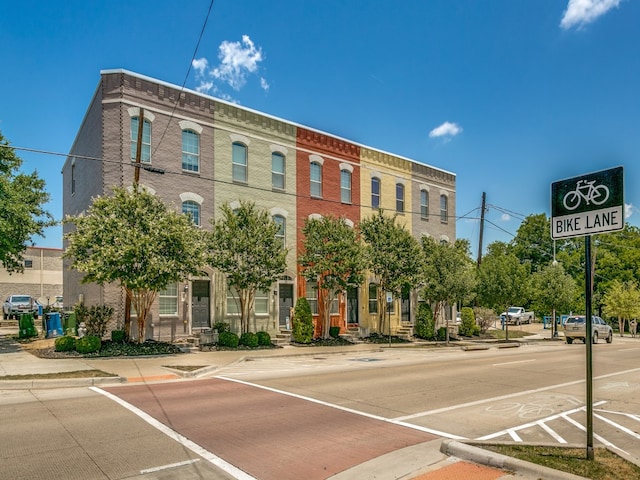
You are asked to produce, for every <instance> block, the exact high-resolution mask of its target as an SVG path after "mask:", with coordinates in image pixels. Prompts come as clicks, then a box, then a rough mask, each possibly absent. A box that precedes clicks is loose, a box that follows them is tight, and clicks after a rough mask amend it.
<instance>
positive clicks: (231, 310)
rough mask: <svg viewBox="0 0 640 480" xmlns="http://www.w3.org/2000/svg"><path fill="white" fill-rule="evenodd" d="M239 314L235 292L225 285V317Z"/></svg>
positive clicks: (238, 300)
mask: <svg viewBox="0 0 640 480" xmlns="http://www.w3.org/2000/svg"><path fill="white" fill-rule="evenodd" d="M239 314H240V299H239V298H238V295H236V290H235V288H233V287H232V286H231V285H230V284H227V315H239Z"/></svg>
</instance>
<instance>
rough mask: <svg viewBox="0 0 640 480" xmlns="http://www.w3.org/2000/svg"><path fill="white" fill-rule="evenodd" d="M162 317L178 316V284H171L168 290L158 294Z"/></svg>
mask: <svg viewBox="0 0 640 480" xmlns="http://www.w3.org/2000/svg"><path fill="white" fill-rule="evenodd" d="M158 298H159V300H160V315H177V314H178V284H177V283H170V284H169V285H167V288H165V289H164V290H160V291H159V292H158Z"/></svg>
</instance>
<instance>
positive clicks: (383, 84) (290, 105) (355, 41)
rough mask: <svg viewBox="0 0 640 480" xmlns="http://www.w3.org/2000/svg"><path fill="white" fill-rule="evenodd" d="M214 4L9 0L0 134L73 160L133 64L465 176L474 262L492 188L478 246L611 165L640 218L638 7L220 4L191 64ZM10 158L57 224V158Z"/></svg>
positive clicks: (462, 0)
mask: <svg viewBox="0 0 640 480" xmlns="http://www.w3.org/2000/svg"><path fill="white" fill-rule="evenodd" d="M209 6H210V0H193V1H191V2H188V3H184V2H175V1H165V0H153V1H151V0H140V1H137V2H125V1H120V0H112V1H109V2H98V1H89V2H87V1H86V0H83V1H77V0H65V1H29V0H23V1H21V2H8V1H5V2H3V5H2V15H1V16H0V50H1V52H2V75H0V91H1V95H0V131H2V134H3V135H4V136H5V137H6V138H7V139H8V140H9V141H10V142H11V143H12V144H13V145H14V146H17V147H22V148H28V149H35V150H43V151H48V152H58V153H62V154H64V153H66V152H68V151H69V149H70V147H71V145H72V143H73V140H74V138H75V135H76V133H77V131H78V128H79V126H80V124H81V122H82V118H83V116H84V114H85V111H86V108H87V106H88V104H89V101H90V100H91V97H92V95H93V93H94V90H95V88H96V86H97V84H98V80H99V72H100V70H102V69H113V68H124V69H128V70H131V71H134V72H138V73H141V74H144V75H148V76H150V77H154V78H157V79H160V80H163V81H166V82H170V83H173V84H176V85H182V84H183V83H184V82H185V79H186V83H185V86H186V87H187V88H190V89H199V90H201V91H205V92H207V93H209V94H211V95H214V96H218V97H220V98H225V99H227V100H231V101H234V102H237V103H239V104H241V105H243V106H246V107H249V108H252V109H256V110H259V111H262V112H265V113H268V114H271V115H275V116H278V117H281V118H284V119H286V120H289V121H292V122H297V123H301V124H304V125H308V126H310V127H313V128H316V129H319V130H323V131H325V132H328V133H332V134H335V135H339V136H341V137H344V138H347V139H350V140H353V141H356V142H359V143H362V144H365V145H369V146H372V147H374V148H377V149H380V150H384V151H388V152H392V153H395V154H398V155H401V156H404V157H408V158H411V159H413V160H415V161H418V162H423V163H426V164H429V165H433V166H435V167H438V168H442V169H445V170H448V171H451V172H454V173H456V175H457V209H456V214H457V216H458V217H463V216H465V215H466V216H465V218H459V219H458V220H457V233H458V237H459V238H467V239H469V240H470V242H471V245H472V250H473V255H474V257H475V255H476V254H477V243H478V236H479V221H478V218H479V213H480V202H481V196H482V192H486V194H487V203H488V205H489V209H488V211H487V215H486V218H487V220H488V223H487V225H486V230H485V236H484V245H485V247H486V245H487V244H488V243H490V242H492V241H495V240H503V241H509V240H510V239H511V238H512V237H513V235H514V234H515V233H516V231H517V228H518V226H519V225H520V222H521V220H522V218H523V217H525V216H527V215H530V214H537V213H546V214H547V215H548V214H549V213H550V205H549V203H550V200H549V198H550V184H551V182H553V181H555V180H559V179H564V178H568V177H573V176H577V175H580V174H582V173H589V172H593V171H597V170H603V169H608V168H611V167H614V166H618V165H622V166H624V168H625V203H626V204H628V207H629V208H628V209H627V215H628V222H630V223H631V224H633V225H636V226H638V225H640V213H637V212H636V210H635V206H640V191H638V189H637V188H635V187H636V186H637V185H639V184H640V164H639V162H638V158H639V153H640V55H639V54H638V52H640V48H639V47H640V35H638V24H639V23H640V2H637V1H631V0H518V1H515V0H487V1H482V2H479V1H477V0H429V1H424V0H403V1H390V0H386V1H381V0H351V1H347V2H345V1H344V0H324V1H316V0H308V1H303V2H300V1H293V0H270V1H266V0H242V1H241V0H216V1H215V2H214V3H213V7H212V9H211V13H210V15H209V19H208V23H207V25H206V28H205V30H204V34H203V36H202V38H201V41H200V44H199V47H198V48H197V51H196V52H195V56H194V51H195V50H196V45H197V42H198V39H199V37H200V32H201V30H202V27H203V23H204V20H205V18H206V16H207V12H208V10H209ZM192 59H195V61H194V62H192ZM187 73H188V76H187ZM18 153H19V155H20V156H21V157H22V158H23V160H24V166H23V167H24V170H25V171H28V172H30V171H32V170H34V169H37V171H38V172H39V174H40V175H41V176H42V177H44V178H45V179H46V181H47V190H48V191H49V192H50V194H51V203H50V205H49V210H50V211H51V212H52V213H53V214H54V215H55V217H56V218H58V219H59V218H61V216H62V192H61V185H62V178H61V177H62V176H61V174H60V170H61V168H62V165H63V162H64V156H56V155H51V154H42V153H36V152H30V151H25V150H21V151H19V152H18ZM34 241H35V243H36V245H39V246H48V247H61V246H62V238H61V229H60V228H59V227H57V228H53V229H50V230H48V231H47V235H46V238H35V239H34Z"/></svg>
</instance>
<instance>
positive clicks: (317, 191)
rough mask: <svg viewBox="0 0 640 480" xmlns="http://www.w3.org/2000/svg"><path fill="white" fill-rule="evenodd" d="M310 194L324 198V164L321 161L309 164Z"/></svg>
mask: <svg viewBox="0 0 640 480" xmlns="http://www.w3.org/2000/svg"><path fill="white" fill-rule="evenodd" d="M309 184H310V192H309V193H310V195H311V196H312V197H316V198H322V165H321V164H320V163H319V162H311V164H310V165H309Z"/></svg>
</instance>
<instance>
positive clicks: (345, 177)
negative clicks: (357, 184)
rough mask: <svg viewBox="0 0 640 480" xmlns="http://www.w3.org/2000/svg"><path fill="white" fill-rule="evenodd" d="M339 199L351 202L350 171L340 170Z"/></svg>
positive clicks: (343, 201)
mask: <svg viewBox="0 0 640 480" xmlns="http://www.w3.org/2000/svg"><path fill="white" fill-rule="evenodd" d="M340 201H341V202H342V203H351V172H350V171H349V170H340Z"/></svg>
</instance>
